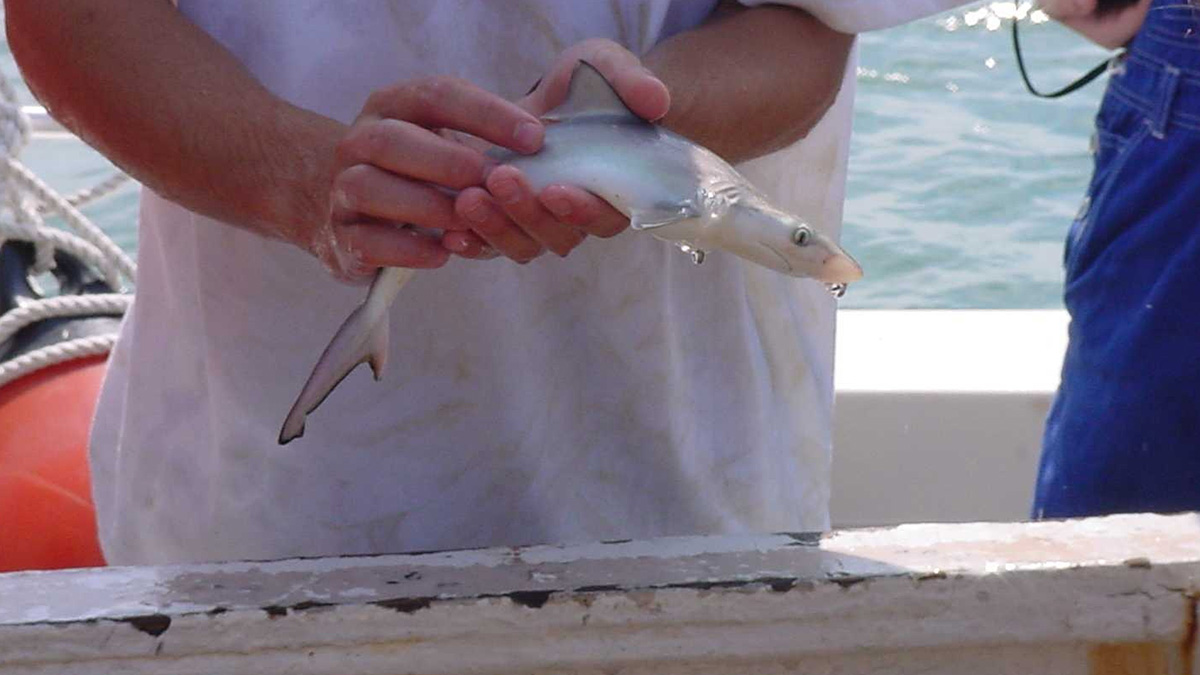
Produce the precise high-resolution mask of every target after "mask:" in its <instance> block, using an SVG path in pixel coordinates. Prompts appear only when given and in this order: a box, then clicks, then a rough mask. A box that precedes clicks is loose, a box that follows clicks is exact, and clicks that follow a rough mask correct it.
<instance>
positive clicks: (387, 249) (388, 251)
mask: <svg viewBox="0 0 1200 675" xmlns="http://www.w3.org/2000/svg"><path fill="white" fill-rule="evenodd" d="M335 227H336V235H335V236H336V239H337V245H338V249H339V260H340V261H341V264H342V266H343V267H345V268H347V269H349V270H351V271H354V270H362V269H370V268H374V267H415V268H423V269H428V268H435V267H441V266H442V265H445V264H446V261H447V260H448V259H449V257H450V253H449V251H447V250H446V249H445V248H443V247H442V244H441V242H440V241H439V240H438V238H437V237H436V236H432V235H429V234H426V233H423V232H417V231H415V230H412V229H409V228H406V227H402V226H399V225H393V224H389V223H373V222H362V223H350V224H346V225H337V226H335Z"/></svg>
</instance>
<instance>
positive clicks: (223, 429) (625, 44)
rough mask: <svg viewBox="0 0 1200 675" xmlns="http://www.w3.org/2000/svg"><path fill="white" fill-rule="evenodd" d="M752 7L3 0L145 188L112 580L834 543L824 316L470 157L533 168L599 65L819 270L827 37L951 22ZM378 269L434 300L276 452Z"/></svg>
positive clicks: (595, 207) (109, 450) (124, 351)
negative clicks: (812, 241) (741, 541)
mask: <svg viewBox="0 0 1200 675" xmlns="http://www.w3.org/2000/svg"><path fill="white" fill-rule="evenodd" d="M752 4H754V3H744V4H743V3H736V2H720V3H718V2H715V1H694V2H680V1H676V2H668V1H665V0H644V1H633V0H621V1H618V2H613V3H606V4H601V3H579V2H553V1H543V2H519V3H518V2H512V3H509V2H504V3H484V2H477V3H472V2H467V3H449V2H432V1H412V2H390V1H387V0H372V1H369V2H362V3H336V2H330V1H327V0H263V1H261V2H255V3H243V2H240V1H234V0H205V1H200V0H179V2H178V7H173V6H172V4H170V3H168V2H165V1H163V0H110V1H109V2H106V3H103V4H98V3H94V2H88V1H86V0H6V9H7V16H6V21H7V26H8V31H9V36H10V44H11V46H12V48H13V51H14V54H15V55H16V57H17V59H18V62H19V63H20V65H21V67H22V69H23V70H24V72H25V75H26V78H27V80H28V81H29V82H30V84H31V87H32V88H33V90H34V91H35V92H36V93H37V95H38V96H39V97H40V98H41V99H42V100H43V101H44V102H45V103H46V105H47V107H48V108H49V109H50V110H51V111H52V113H53V114H55V115H56V116H57V117H58V118H59V119H60V120H62V121H63V122H64V123H65V124H67V126H69V127H70V128H71V129H72V130H74V131H75V132H77V133H78V134H79V135H81V136H82V137H83V138H85V139H87V140H88V141H89V142H90V143H91V144H92V145H94V146H95V147H97V148H99V149H100V150H101V151H103V152H105V153H106V154H107V155H108V156H109V157H110V158H112V159H113V161H115V162H116V163H117V164H119V165H120V166H122V167H123V168H125V169H126V170H128V171H129V172H130V173H132V174H133V175H134V176H135V177H137V178H138V179H139V180H140V181H141V182H142V183H143V184H144V185H145V186H146V187H147V190H146V192H145V193H144V196H143V206H142V214H141V223H140V230H139V279H138V287H137V299H136V301H135V305H134V309H133V310H132V312H131V313H130V315H129V316H128V317H127V319H126V321H125V324H124V326H123V332H122V335H121V339H120V341H119V344H118V346H117V348H116V350H115V351H114V354H113V356H112V358H111V360H110V366H109V374H108V379H107V381H106V383H105V387H104V391H103V394H102V397H101V400H100V403H99V407H98V411H97V417H96V423H95V427H94V430H93V438H92V470H93V484H94V498H95V502H96V505H97V512H98V516H99V525H100V533H101V539H102V543H103V546H104V550H105V554H106V556H107V557H108V559H109V561H110V562H112V563H123V564H128V563H152V562H159V563H161V562H181V561H199V560H221V559H232V558H241V559H246V558H278V557H285V556H295V555H334V554H353V553H381V552H398V551H406V550H414V549H444V548H457V547H466V546H484V545H500V544H528V543H537V542H562V541H579V540H593V539H604V538H613V537H649V536H658V535H670V534H688V533H720V532H736V531H747V530H758V531H761V530H818V529H823V528H825V527H827V526H828V513H827V506H828V470H829V459H830V456H829V455H830V445H831V428H832V423H831V417H832V409H831V408H832V396H833V383H832V346H833V314H834V300H833V298H832V297H830V295H829V293H828V292H827V291H826V289H825V287H824V285H822V284H820V283H817V282H815V281H810V280H796V279H793V278H790V277H787V276H785V275H782V274H778V273H776V272H774V271H771V270H768V269H765V268H759V267H756V266H754V265H751V264H748V263H744V262H742V261H740V260H738V259H737V258H735V257H734V256H730V255H714V256H710V260H709V262H706V263H705V264H704V265H703V266H701V267H695V266H694V265H693V264H692V263H691V261H690V259H688V258H687V257H685V256H681V255H679V254H678V253H676V252H675V251H673V250H671V248H670V247H668V246H667V245H665V244H663V243H662V242H660V241H657V240H655V239H653V238H651V237H649V236H646V235H643V234H638V233H633V232H629V233H624V234H621V236H613V235H617V234H618V233H622V231H623V230H625V229H626V228H627V227H628V220H627V219H626V218H625V217H624V216H621V215H619V214H618V213H617V212H616V211H615V210H614V209H612V208H611V207H610V206H609V205H608V204H607V203H606V202H604V201H602V200H601V199H599V198H597V197H595V196H593V195H592V194H589V193H587V192H585V191H583V190H581V189H579V187H578V186H572V185H564V184H554V185H549V186H547V187H545V189H543V190H540V191H539V192H538V193H536V194H534V192H533V191H532V189H531V184H530V183H529V182H528V179H527V176H525V175H524V174H523V173H522V172H520V171H519V170H517V169H516V168H515V167H504V166H500V167H497V166H494V165H493V163H492V162H491V161H490V160H489V159H488V157H487V155H485V154H484V153H483V152H481V150H482V147H481V146H483V145H487V144H490V145H495V146H499V147H502V148H506V149H508V150H511V151H514V152H518V153H531V152H535V151H537V150H538V149H539V148H540V147H541V145H542V143H543V140H544V137H545V133H546V132H545V129H544V127H543V125H542V124H541V122H540V121H539V119H538V116H539V115H541V114H542V113H544V112H546V111H547V110H549V109H550V108H551V107H553V106H555V105H556V104H557V103H558V102H560V101H561V100H562V97H563V96H564V95H565V90H566V86H567V82H568V80H569V77H570V73H571V72H573V71H574V70H575V69H576V67H577V64H578V62H579V61H580V60H586V61H588V62H589V63H591V64H592V65H594V66H595V67H596V68H597V70H598V71H599V72H600V73H601V74H602V75H603V76H604V78H605V79H607V80H608V81H609V82H610V83H612V85H613V87H614V89H615V90H616V92H617V93H618V94H619V96H620V98H621V99H622V101H623V103H624V104H625V105H626V106H627V107H628V108H629V109H630V110H632V111H633V112H634V113H636V114H637V115H639V116H641V117H643V118H645V119H648V120H657V121H660V122H661V123H662V124H663V125H664V126H665V127H667V128H669V129H671V130H673V131H675V132H677V133H679V134H681V135H683V136H685V137H687V138H690V139H691V140H692V141H694V142H696V143H699V144H700V145H703V146H706V147H707V148H709V149H711V150H712V151H714V152H716V153H717V154H718V155H720V156H722V157H724V158H725V159H726V160H728V161H730V162H733V163H736V164H737V166H738V169H739V171H740V172H741V173H742V174H743V175H744V176H745V177H746V178H747V179H748V180H749V181H750V182H751V183H752V184H753V185H754V186H755V187H756V188H757V189H759V190H761V191H762V192H763V193H764V194H765V195H767V197H769V198H770V199H771V201H773V202H775V203H776V204H778V205H779V206H780V208H783V209H785V210H786V211H788V212H789V213H794V214H797V215H799V216H802V217H803V219H804V220H806V221H807V222H809V223H811V225H812V227H813V228H814V230H815V231H816V232H820V233H821V234H823V235H824V236H826V237H829V238H830V239H831V240H836V237H837V232H838V229H839V226H840V218H841V202H842V197H843V193H844V180H845V169H846V157H847V149H848V135H849V121H850V106H851V104H852V96H853V83H854V63H853V58H852V56H851V54H852V38H850V37H849V36H848V35H847V34H848V33H852V32H855V31H857V30H863V29H871V28H880V27H884V26H886V25H891V24H895V23H900V22H903V21H906V20H911V19H913V18H917V17H918V16H924V15H927V14H932V13H934V12H936V11H938V10H941V9H944V8H948V7H950V6H953V5H956V4H961V3H959V2H955V1H952V0H908V1H906V2H904V3H897V2H894V0H878V1H868V2H854V3H848V2H843V1H841V0H796V1H795V2H793V3H792V4H793V5H795V7H785V6H777V5H771V6H766V5H764V6H750V5H752ZM831 27H832V28H831ZM835 29H836V30H835ZM539 78H540V84H539V85H538V86H537V87H535V88H534V89H533V90H532V91H531V92H530V91H529V87H530V85H531V84H533V83H534V82H535V81H538V80H539ZM527 92H528V93H527ZM464 136H469V137H472V138H464ZM409 226H416V227H409ZM591 235H594V236H595V237H597V238H605V239H604V240H603V241H600V240H598V239H597V240H595V241H590V242H587V243H586V244H585V243H584V242H585V239H586V238H587V237H589V236H591ZM544 251H551V252H554V253H556V254H559V255H565V256H566V259H565V260H559V259H558V258H557V257H554V256H544V255H540V254H542V253H543V252H544ZM496 253H498V254H501V255H503V256H504V257H506V258H508V259H511V260H514V261H517V262H519V263H524V264H522V265H515V264H512V262H511V261H510V260H501V259H498V260H487V259H486V258H491V257H493V256H494V255H495V254H496ZM568 254H569V255H568ZM471 258H484V259H483V260H470V259H471ZM380 267H407V268H420V269H426V270H430V269H432V270H433V271H429V272H423V273H420V274H417V275H416V276H415V277H414V280H413V281H412V282H411V283H410V284H409V285H408V286H407V287H406V288H405V289H404V290H403V291H402V292H401V293H400V295H399V296H398V298H397V300H396V303H395V306H394V308H393V309H392V310H391V313H390V317H391V326H390V328H391V330H390V345H388V346H389V349H388V352H389V353H390V361H389V363H388V365H387V369H386V372H385V373H384V381H383V382H382V383H375V382H372V381H371V380H370V378H369V377H368V376H366V374H365V373H364V372H362V371H361V370H360V371H357V372H356V373H354V374H352V375H351V376H350V377H348V378H347V379H346V381H345V382H344V383H343V384H342V385H341V387H339V388H338V390H337V392H336V393H335V394H334V395H332V396H330V397H329V399H328V400H327V401H326V402H325V403H324V405H323V406H322V408H321V409H320V410H319V411H318V412H317V413H316V414H314V416H313V418H312V419H311V420H310V429H309V431H308V433H307V434H306V435H305V437H304V438H303V439H301V440H299V441H297V442H295V443H293V444H291V445H289V446H287V447H286V448H279V447H278V446H277V445H276V432H277V430H278V423H279V420H280V418H281V415H282V414H283V413H284V411H286V409H287V406H288V404H289V403H290V401H291V400H292V399H293V397H294V395H295V391H296V389H297V387H298V386H299V384H300V383H301V381H302V379H303V377H304V375H305V373H306V372H307V370H308V369H309V368H310V367H311V364H312V360H313V358H314V356H315V354H317V353H318V352H319V350H320V347H321V346H322V345H323V343H324V342H325V341H326V340H327V339H328V336H329V334H330V333H331V331H332V330H333V329H334V328H335V327H336V325H337V323H338V322H339V321H340V320H341V318H342V316H344V314H345V312H346V311H348V310H349V309H350V308H352V307H353V306H354V305H355V304H357V303H358V301H359V300H360V297H361V292H362V290H363V289H362V287H361V285H354V284H349V285H348V284H344V283H340V282H339V281H337V280H335V279H334V278H331V275H330V274H329V273H330V272H331V273H332V277H337V278H338V279H340V280H343V281H344V280H350V281H355V280H362V279H365V278H366V277H367V276H368V275H370V274H372V273H373V272H374V271H375V270H376V269H377V268H380ZM435 268H436V269H435Z"/></svg>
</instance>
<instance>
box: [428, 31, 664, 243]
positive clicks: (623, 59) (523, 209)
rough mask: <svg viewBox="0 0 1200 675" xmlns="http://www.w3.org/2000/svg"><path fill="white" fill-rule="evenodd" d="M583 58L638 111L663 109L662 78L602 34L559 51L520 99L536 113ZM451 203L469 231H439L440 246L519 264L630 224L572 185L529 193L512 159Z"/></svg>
mask: <svg viewBox="0 0 1200 675" xmlns="http://www.w3.org/2000/svg"><path fill="white" fill-rule="evenodd" d="M581 60H583V61H587V62H588V63H590V64H592V65H593V66H595V67H596V68H597V69H598V70H599V71H600V72H601V73H602V74H603V75H604V77H605V78H607V79H608V81H609V82H610V83H612V85H613V88H614V89H616V91H617V94H618V95H619V96H620V97H621V99H622V100H623V101H625V104H626V105H628V106H629V108H630V109H631V110H633V111H634V112H635V113H637V114H638V115H640V116H642V117H644V118H646V119H647V120H651V121H654V120H658V119H660V118H661V117H663V116H664V115H666V114H667V109H668V108H669V107H670V95H669V94H668V93H667V87H666V85H664V84H663V83H662V82H661V81H660V80H659V79H658V78H656V77H655V76H654V75H653V74H652V73H651V72H650V71H649V70H647V69H646V68H645V67H643V66H642V64H641V61H639V60H638V58H637V57H636V56H634V55H633V54H632V53H631V52H629V50H627V49H625V48H624V47H622V46H620V45H618V44H616V43H615V42H612V41H611V40H604V39H592V40H585V41H583V42H580V43H578V44H576V45H575V46H573V47H571V48H570V49H568V50H566V51H564V52H563V53H562V54H561V55H559V57H558V58H557V59H556V60H555V62H554V65H553V66H551V68H550V70H549V72H548V73H547V74H546V76H545V77H543V78H542V80H541V81H540V82H539V83H538V85H537V87H535V88H534V90H533V91H532V92H530V94H529V95H528V96H526V97H525V98H523V99H521V100H520V101H518V105H519V106H520V107H521V108H523V109H525V110H528V111H529V112H530V113H532V114H534V115H539V116H540V115H542V114H544V113H546V112H548V111H550V110H552V109H553V108H554V107H556V106H557V105H558V104H560V103H562V102H563V100H564V99H565V98H566V96H567V85H568V84H569V83H570V80H571V73H572V72H573V71H574V70H575V66H576V64H578V63H579V61H581ZM485 188H486V189H485ZM454 209H455V212H456V214H457V215H458V216H459V217H460V218H461V219H463V220H465V221H467V222H469V223H470V224H471V229H472V232H460V231H454V232H448V233H447V234H446V235H445V236H444V237H443V245H444V246H445V247H446V248H448V249H450V250H452V251H455V252H458V253H460V254H461V255H464V256H467V257H479V256H481V255H485V254H486V251H487V249H486V248H484V247H485V246H488V247H491V248H492V249H494V250H496V251H499V252H500V253H502V254H504V255H506V256H508V257H509V258H512V259H513V260H516V261H517V262H522V263H524V262H528V261H530V260H532V259H534V258H535V257H537V256H538V255H541V254H542V253H543V252H544V251H545V250H550V251H552V252H554V253H556V254H558V255H560V256H565V255H567V254H568V253H570V251H571V250H572V249H574V248H575V247H576V246H578V245H579V244H580V243H581V242H582V241H583V240H584V238H585V237H587V235H593V236H598V237H612V236H615V235H617V234H619V233H620V232H622V231H624V230H625V228H627V227H628V226H629V219H628V218H626V217H625V216H623V215H621V214H620V213H619V212H617V211H616V210H615V209H613V208H612V207H611V206H609V205H608V203H607V202H605V201H604V200H602V199H600V198H599V197H596V196H595V195H593V194H591V193H590V192H587V191H585V190H582V189H580V188H578V187H574V186H570V185H565V184H564V185H550V186H547V187H546V188H545V189H544V190H542V191H541V192H540V193H539V194H534V192H533V190H532V189H531V188H530V185H529V181H528V180H526V179H525V177H524V176H523V175H522V174H521V172H520V171H518V170H517V169H515V168H513V167H511V166H501V167H498V168H496V169H495V170H494V171H491V172H490V173H489V174H488V176H487V179H486V182H485V184H484V186H483V187H468V188H467V189H465V190H463V191H462V192H461V193H460V194H459V196H458V199H457V200H455V205H454Z"/></svg>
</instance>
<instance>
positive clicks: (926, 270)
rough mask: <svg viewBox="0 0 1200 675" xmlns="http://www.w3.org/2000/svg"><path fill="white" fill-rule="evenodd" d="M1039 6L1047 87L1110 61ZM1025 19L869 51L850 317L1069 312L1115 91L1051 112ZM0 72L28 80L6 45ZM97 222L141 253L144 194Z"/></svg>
mask: <svg viewBox="0 0 1200 675" xmlns="http://www.w3.org/2000/svg"><path fill="white" fill-rule="evenodd" d="M1027 4H1028V3H1022V7H1021V8H1020V10H1021V11H1020V14H1021V15H1022V16H1025V18H1024V19H1023V21H1022V27H1023V31H1022V43H1023V46H1024V47H1025V50H1026V62H1027V63H1028V64H1029V65H1030V69H1031V75H1032V77H1033V78H1034V80H1035V82H1037V83H1038V84H1039V85H1040V86H1041V87H1042V88H1043V89H1049V88H1052V87H1053V88H1057V87H1058V86H1061V85H1062V84H1065V83H1067V82H1068V81H1070V80H1071V79H1073V78H1074V77H1076V76H1077V75H1079V74H1082V73H1083V72H1085V71H1086V70H1088V69H1089V68H1091V66H1093V65H1095V64H1096V63H1097V62H1099V61H1100V60H1101V59H1103V58H1104V57H1105V56H1106V54H1105V52H1104V51H1103V50H1100V49H1099V48H1096V47H1094V46H1092V45H1090V44H1089V43H1087V42H1085V41H1084V40H1082V39H1081V38H1079V37H1078V36H1076V35H1074V34H1072V33H1070V32H1069V31H1067V30H1065V29H1063V28H1061V27H1059V26H1057V25H1055V24H1053V23H1052V22H1048V21H1044V17H1042V16H1039V15H1038V14H1037V13H1033V14H1032V15H1027V16H1026V15H1025V12H1024V10H1025V9H1027V7H1026V5H1027ZM1017 9H1018V8H1017V7H1015V6H1014V4H1013V3H1012V2H992V3H980V4H976V5H969V6H967V7H965V8H963V9H961V10H958V11H955V12H952V13H947V14H944V15H942V16H939V17H934V18H930V19H925V20H921V21H918V22H915V23H912V24H909V25H906V26H901V27H898V28H894V29H890V30H886V31H880V32H877V33H871V34H867V35H864V36H862V37H861V38H860V63H859V66H860V67H859V72H858V97H857V104H856V113H855V119H854V136H853V140H852V146H851V159H850V172H849V186H848V192H849V196H848V200H847V204H846V217H845V229H844V232H843V244H844V245H845V246H846V247H847V249H848V250H850V251H851V253H852V254H854V255H855V256H856V257H857V258H858V259H859V261H860V262H861V263H862V264H863V267H864V269H865V270H866V273H867V276H866V278H865V279H864V280H863V281H861V282H859V283H857V284H855V285H854V286H853V287H852V288H851V289H850V291H849V292H848V293H847V295H846V296H845V297H844V298H843V299H842V306H843V307H848V308H916V307H926V308H928V307H939V308H1053V307H1059V306H1061V298H1060V295H1061V288H1062V271H1061V270H1062V265H1061V259H1062V243H1063V237H1064V235H1065V232H1066V228H1067V226H1068V224H1069V223H1070V221H1071V218H1072V217H1073V214H1074V213H1075V212H1076V211H1077V209H1078V207H1079V203H1080V201H1081V199H1082V196H1083V191H1084V188H1085V187H1086V184H1087V180H1088V175H1089V172H1090V160H1091V157H1090V155H1089V152H1088V139H1089V137H1090V135H1091V126H1092V120H1093V117H1094V115H1095V111H1096V108H1097V105H1098V103H1099V99H1100V96H1101V94H1102V91H1103V84H1102V83H1101V82H1097V83H1094V84H1093V85H1091V86H1090V87H1088V88H1086V89H1084V90H1083V91H1081V92H1077V93H1075V94H1073V95H1071V96H1068V97H1067V98H1065V99H1059V100H1057V101H1052V102H1047V101H1041V100H1038V99H1036V98H1034V97H1032V96H1031V95H1029V94H1028V93H1027V92H1026V91H1025V89H1024V85H1023V84H1022V83H1021V80H1020V77H1019V75H1018V73H1017V70H1016V65H1015V60H1014V57H1013V52H1012V46H1011V42H1010V36H1009V22H1008V20H1007V19H1008V17H1011V16H1012V15H1013V12H1014V10H1017ZM1039 19H1040V20H1039ZM0 69H2V70H3V72H4V73H5V75H6V76H8V77H10V78H14V77H15V76H16V74H17V69H16V66H15V64H14V62H13V60H12V57H11V54H10V53H9V51H8V46H7V44H5V45H4V46H3V50H2V52H0ZM21 95H22V97H23V100H24V102H26V103H33V102H34V101H33V98H32V96H30V95H29V93H28V91H26V90H22V91H21ZM21 157H22V159H23V160H24V161H25V162H26V163H27V164H28V165H29V166H30V167H32V168H33V169H34V171H36V172H38V174H39V175H41V176H42V177H43V178H44V179H45V180H47V181H48V182H49V183H50V184H51V185H53V186H54V187H55V188H57V189H58V190H59V191H61V192H64V193H66V192H70V191H73V190H76V189H80V188H83V187H87V186H90V185H92V184H94V183H96V182H98V181H99V180H102V179H103V178H105V177H106V176H107V175H109V173H110V172H111V171H112V167H111V165H109V164H108V162H107V161H106V160H104V158H103V157H101V156H100V155H98V154H97V153H96V152H94V151H92V150H91V149H90V148H88V147H87V146H85V145H84V144H82V143H81V142H79V141H76V140H73V139H38V140H37V141H35V142H34V143H33V144H31V145H30V146H29V147H28V148H26V149H25V151H24V152H23V153H22V155H21ZM86 212H87V213H88V214H89V215H90V216H92V217H93V218H94V219H95V221H96V222H97V223H98V224H99V225H100V226H101V227H102V228H104V229H105V230H106V231H107V232H108V233H109V234H110V235H111V236H112V237H113V238H114V240H115V241H117V243H118V244H120V245H121V246H122V247H124V248H125V249H126V250H128V251H130V252H133V251H135V249H136V246H137V241H136V240H137V236H136V226H135V217H136V212H137V195H136V188H125V189H123V190H122V191H121V192H120V193H118V194H117V195H115V196H114V197H112V198H109V199H107V200H104V201H102V202H100V203H98V204H96V205H94V206H92V207H89V208H88V209H86Z"/></svg>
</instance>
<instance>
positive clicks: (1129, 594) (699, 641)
mask: <svg viewBox="0 0 1200 675" xmlns="http://www.w3.org/2000/svg"><path fill="white" fill-rule="evenodd" d="M1198 590H1200V520H1198V518H1197V515H1196V514H1187V515H1178V516H1170V517H1167V516H1152V515H1139V516H1117V517H1109V518H1102V519H1092V520H1082V521H1067V522H1042V523H1007V524H959V525H904V526H900V527H896V528H892V529H875V530H859V531H854V530H848V531H840V532H834V533H832V534H829V535H826V536H824V537H819V536H815V535H802V534H778V535H762V536H739V537H691V538H671V539H660V540H653V541H629V542H614V543H606V544H601V543H597V544H583V545H577V546H546V547H529V548H516V549H509V548H505V549H491V550H478V551H459V552H447V553H431V554H424V555H397V556H374V557H357V558H330V559H307V560H286V561H278V562H264V563H231V564H209V565H190V566H173V567H138V568H107V569H87V570H75V571H60V572H43V573H19V574H9V575H0V598H2V599H3V600H2V601H0V673H5V674H8V673H15V674H20V675H33V674H35V673H38V674H42V673H54V674H55V675H93V674H95V675H100V674H101V673H103V674H105V675H108V674H110V673H125V674H129V675H138V674H143V673H144V674H147V675H148V674H150V673H155V674H170V675H190V674H193V673H194V674H197V675H199V674H200V673H204V674H206V675H207V674H216V675H220V674H224V673H228V674H234V673H237V674H242V673H256V674H258V675H272V674H280V675H282V674H284V673H288V674H289V675H290V674H296V675H303V674H310V675H335V674H336V675H360V674H362V675H366V674H372V675H384V674H388V675H393V674H396V673H439V674H443V675H449V674H455V673H463V674H467V673H471V674H473V675H479V674H482V673H573V674H574V673H578V674H582V675H600V674H602V673H621V674H622V675H671V674H675V673H680V674H681V673H690V674H702V675H726V674H729V675H733V674H737V675H743V674H746V673H754V674H756V675H758V674H762V675H772V674H783V673H843V674H847V675H852V674H857V673H863V674H867V673H872V674H878V673H888V674H889V675H910V674H911V675H916V674H917V673H921V674H924V675H950V674H955V675H961V674H962V673H970V674H971V675H1000V674H1020V675H1039V674H1046V675H1115V674H1117V673H1130V674H1144V675H1151V674H1154V675H1191V674H1193V673H1197V672H1200V661H1198V660H1197V654H1196V627H1197V618H1198V617H1197V601H1196V597H1197V591H1198Z"/></svg>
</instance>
